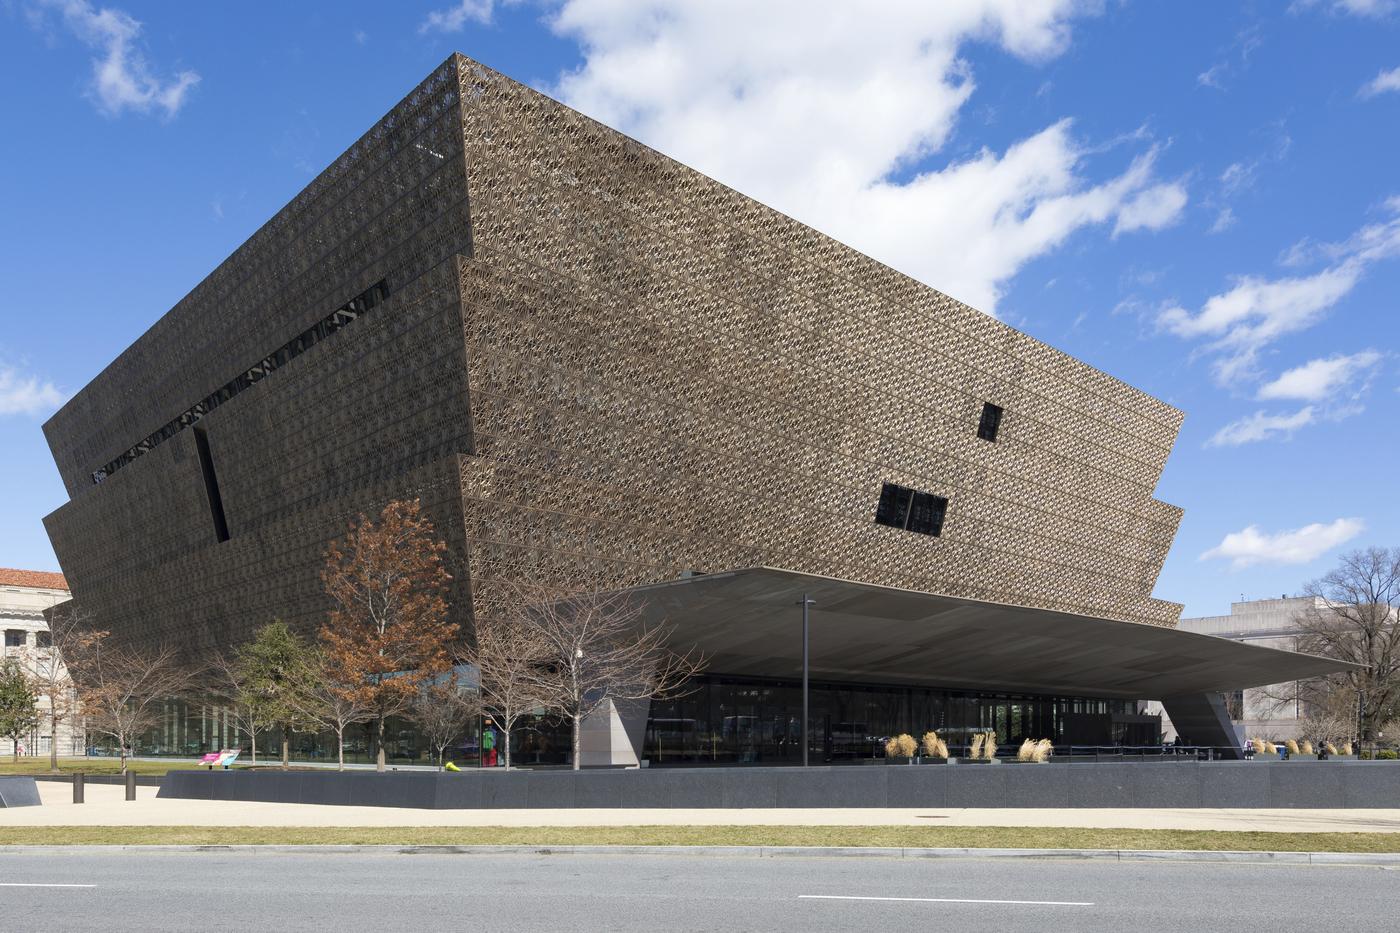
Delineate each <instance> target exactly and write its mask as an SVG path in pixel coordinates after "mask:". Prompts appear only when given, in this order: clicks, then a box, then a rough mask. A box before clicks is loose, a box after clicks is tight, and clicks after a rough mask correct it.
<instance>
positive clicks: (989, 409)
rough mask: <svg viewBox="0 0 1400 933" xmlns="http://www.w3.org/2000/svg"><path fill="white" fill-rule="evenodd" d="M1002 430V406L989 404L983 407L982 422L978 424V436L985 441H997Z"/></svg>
mask: <svg viewBox="0 0 1400 933" xmlns="http://www.w3.org/2000/svg"><path fill="white" fill-rule="evenodd" d="M1000 429H1001V406H1000V405H993V404H992V403H991V402H987V403H985V404H984V405H983V406H982V420H981V421H979V422H978V423H977V436H978V437H980V438H982V440H984V441H996V439H997V431H998V430H1000Z"/></svg>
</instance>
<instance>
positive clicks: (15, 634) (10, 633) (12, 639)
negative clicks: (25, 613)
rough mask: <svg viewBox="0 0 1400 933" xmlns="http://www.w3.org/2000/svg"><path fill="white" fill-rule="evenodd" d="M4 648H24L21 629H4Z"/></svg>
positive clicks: (22, 630)
mask: <svg viewBox="0 0 1400 933" xmlns="http://www.w3.org/2000/svg"><path fill="white" fill-rule="evenodd" d="M5 647H6V648H23V647H24V629H22V628H7V629H5Z"/></svg>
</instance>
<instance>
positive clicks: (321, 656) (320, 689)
mask: <svg viewBox="0 0 1400 933" xmlns="http://www.w3.org/2000/svg"><path fill="white" fill-rule="evenodd" d="M339 673H340V671H339V668H338V667H337V666H336V665H333V664H331V663H329V661H328V660H327V658H326V656H325V653H324V652H320V651H318V652H317V654H316V661H315V666H314V667H313V668H312V669H311V671H310V672H309V677H308V681H307V683H306V684H305V685H304V687H303V689H301V690H299V691H298V692H297V697H296V702H298V703H299V704H301V705H300V711H301V714H302V715H303V716H305V717H307V718H308V719H311V720H313V721H315V722H317V723H319V724H320V725H322V726H324V727H325V728H327V729H329V730H331V731H332V732H334V733H335V743H336V764H337V767H338V770H340V771H344V770H345V731H346V730H347V729H349V728H350V727H351V726H353V725H355V724H356V723H363V722H369V721H371V720H372V719H374V711H375V705H374V702H373V699H372V698H371V697H370V696H369V695H368V694H367V693H366V691H364V690H363V689H361V687H362V685H361V684H358V683H342V682H341V681H339V680H337V679H336V678H337V675H338V674H339Z"/></svg>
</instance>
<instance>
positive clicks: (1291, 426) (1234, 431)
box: [1206, 405, 1317, 447]
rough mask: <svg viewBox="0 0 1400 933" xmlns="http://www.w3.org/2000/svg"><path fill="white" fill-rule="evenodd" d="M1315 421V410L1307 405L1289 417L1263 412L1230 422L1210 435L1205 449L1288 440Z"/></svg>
mask: <svg viewBox="0 0 1400 933" xmlns="http://www.w3.org/2000/svg"><path fill="white" fill-rule="evenodd" d="M1315 420H1317V419H1316V409H1314V408H1313V406H1311V405H1308V406H1306V407H1304V408H1300V409H1298V410H1297V411H1295V412H1293V413H1292V414H1289V415H1273V414H1269V413H1268V412H1264V411H1256V412H1255V413H1254V414H1252V415H1249V416H1247V417H1244V418H1241V419H1239V420H1238V421H1232V422H1230V423H1229V424H1227V425H1225V427H1223V428H1221V429H1220V430H1219V431H1216V432H1215V433H1214V434H1213V435H1211V438H1210V440H1208V441H1206V446H1207V447H1238V446H1239V445H1241V444H1252V443H1254V442H1255V441H1267V440H1270V439H1271V438H1275V437H1284V438H1289V437H1292V436H1293V432H1294V431H1296V430H1298V429H1299V428H1302V427H1306V426H1307V425H1310V424H1312V423H1313V422H1314V421H1315Z"/></svg>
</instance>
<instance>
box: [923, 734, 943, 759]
mask: <svg viewBox="0 0 1400 933" xmlns="http://www.w3.org/2000/svg"><path fill="white" fill-rule="evenodd" d="M919 753H920V754H921V755H923V756H924V757H926V758H947V757H948V743H947V742H945V741H943V740H942V739H940V738H939V737H938V733H937V732H925V733H924V737H923V739H922V740H921V741H920V742H919Z"/></svg>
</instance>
